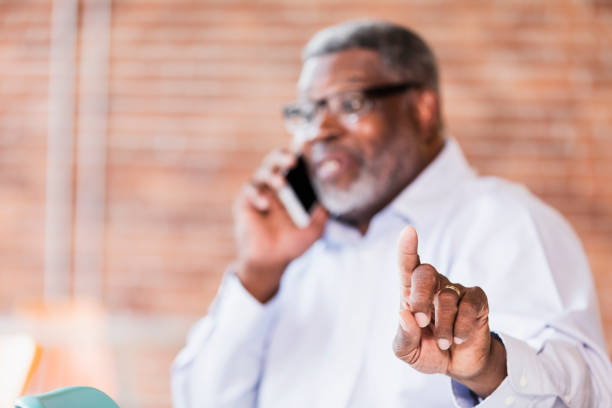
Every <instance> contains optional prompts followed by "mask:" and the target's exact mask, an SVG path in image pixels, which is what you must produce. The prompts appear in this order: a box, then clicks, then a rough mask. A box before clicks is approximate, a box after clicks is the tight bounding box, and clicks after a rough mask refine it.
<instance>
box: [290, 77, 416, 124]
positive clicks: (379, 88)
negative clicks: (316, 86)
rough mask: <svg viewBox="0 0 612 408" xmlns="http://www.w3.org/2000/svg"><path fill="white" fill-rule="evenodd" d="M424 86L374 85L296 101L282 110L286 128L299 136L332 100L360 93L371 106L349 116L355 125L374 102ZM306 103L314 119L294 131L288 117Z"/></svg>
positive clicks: (407, 82)
mask: <svg viewBox="0 0 612 408" xmlns="http://www.w3.org/2000/svg"><path fill="white" fill-rule="evenodd" d="M424 86H425V84H424V83H423V82H418V81H405V82H400V83H394V84H382V85H373V86H369V87H366V88H362V89H347V90H345V91H341V92H337V93H335V94H332V95H328V96H326V97H325V98H320V99H316V100H307V101H295V102H292V103H289V104H287V105H285V106H284V107H283V109H282V114H283V119H284V122H285V128H286V129H287V131H288V132H289V133H291V134H297V133H299V130H306V129H307V128H308V127H310V126H314V125H315V123H316V121H315V118H317V117H318V116H319V113H320V111H321V109H322V108H323V107H327V108H328V109H329V106H330V104H329V100H330V99H331V98H337V97H339V96H341V95H343V94H349V93H360V94H362V95H363V96H364V99H365V102H369V104H370V107H369V108H367V109H365V110H363V111H362V112H353V113H349V114H348V115H352V116H353V119H352V122H353V123H354V122H356V119H358V118H359V117H360V116H361V115H363V114H365V113H367V112H368V111H369V109H371V105H372V104H373V102H374V100H376V99H379V98H385V97H388V96H392V95H396V94H399V93H402V92H405V91H408V90H410V89H419V88H423V87H424ZM306 103H308V104H310V106H313V109H312V111H313V113H312V119H310V120H306V119H305V118H304V125H303V126H302V129H292V128H291V126H290V125H289V124H288V116H289V112H290V110H295V109H297V108H296V107H297V106H298V105H300V104H306ZM336 110H338V112H333V113H334V114H336V115H340V116H342V115H347V114H343V113H342V112H340V111H339V109H333V111H336Z"/></svg>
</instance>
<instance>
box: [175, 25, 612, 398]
mask: <svg viewBox="0 0 612 408" xmlns="http://www.w3.org/2000/svg"><path fill="white" fill-rule="evenodd" d="M303 62H304V64H303V69H302V73H301V76H300V79H299V83H298V89H299V100H298V101H297V102H295V103H293V104H291V105H289V106H288V107H287V108H286V109H285V111H284V112H285V119H286V121H287V125H288V128H289V130H290V132H291V133H292V134H293V143H292V147H291V149H286V150H278V151H275V152H272V153H270V154H269V155H268V156H267V157H266V159H265V160H264V162H263V164H262V165H261V167H260V168H259V169H258V170H257V171H256V172H255V174H254V176H253V178H252V180H251V181H250V182H249V183H248V184H247V185H246V186H245V187H244V189H243V190H242V192H241V194H240V196H239V197H238V199H237V202H236V205H235V219H236V231H237V240H238V253H237V257H236V262H235V264H234V265H232V266H231V267H230V268H228V272H227V273H226V275H225V277H224V279H223V282H222V284H221V287H220V289H219V293H218V294H217V297H216V299H215V301H214V302H213V304H212V306H211V307H210V310H209V313H208V315H207V316H206V317H204V318H203V319H202V320H201V321H200V322H199V323H197V324H196V325H195V327H194V328H193V329H192V331H191V332H190V335H189V338H188V343H187V346H186V347H185V349H184V350H183V351H181V353H180V354H179V356H178V357H177V358H176V360H175V362H174V364H173V369H172V376H173V378H172V390H173V400H174V404H175V406H176V407H177V408H187V407H189V408H195V407H255V406H261V407H292V408H294V407H334V408H337V407H448V406H451V405H452V404H453V403H454V404H456V405H458V406H460V407H465V406H474V405H477V404H480V406H483V407H484V406H489V407H501V406H517V407H526V406H538V407H539V406H541V407H564V406H570V407H596V406H601V407H610V406H612V391H611V385H610V378H612V369H611V366H610V362H609V359H608V357H607V352H606V348H605V344H604V340H603V336H602V332H601V326H600V322H599V312H598V309H597V301H596V297H595V292H594V289H593V283H592V279H591V275H590V272H589V266H588V263H587V261H586V259H585V255H584V253H583V250H582V248H581V245H580V243H579V241H578V240H577V238H576V237H575V235H574V233H573V232H572V230H571V228H570V227H569V226H568V225H567V223H566V222H565V221H564V220H563V219H562V218H561V216H560V215H559V214H558V213H557V212H556V211H554V210H553V209H551V208H550V207H547V206H546V205H544V204H543V203H542V202H540V201H538V200H537V199H536V198H535V197H533V196H532V195H531V194H530V193H529V192H528V191H527V190H525V189H524V188H522V187H520V186H517V185H514V184H511V183H509V182H506V181H503V180H500V179H496V178H491V177H478V176H477V175H476V174H475V173H474V171H473V170H471V169H470V167H469V166H468V164H467V162H466V160H465V158H464V156H463V154H462V152H461V150H460V148H459V146H458V144H457V142H456V141H454V140H453V139H452V138H448V137H445V133H444V127H443V121H442V117H441V109H440V94H439V90H438V72H437V67H436V63H435V59H434V56H433V54H432V52H431V51H430V49H429V47H428V46H427V45H426V44H425V43H424V42H423V40H422V39H420V38H419V37H418V36H417V35H416V34H415V33H413V32H411V31H410V30H408V29H406V28H404V27H401V26H397V25H394V24H390V23H386V22H381V21H360V22H350V23H345V24H340V25H338V26H334V27H330V28H328V29H325V30H323V31H321V32H320V33H318V34H317V35H316V36H315V37H313V39H312V40H311V41H310V42H309V43H308V44H307V46H306V48H305V50H304V54H303ZM296 154H301V155H302V156H303V157H304V159H305V161H306V163H307V165H308V168H309V173H310V175H311V178H312V181H313V184H314V186H315V189H316V191H317V193H318V195H319V199H320V203H321V205H320V206H318V207H317V208H315V210H314V212H313V214H312V218H311V223H310V225H309V226H307V227H306V228H301V229H300V228H298V227H296V226H295V225H294V224H293V222H292V220H291V218H290V217H289V215H288V214H287V212H286V210H285V209H284V207H283V206H282V204H281V203H280V201H279V199H278V197H277V195H276V192H277V191H278V190H279V189H280V188H282V187H283V186H284V185H285V183H286V182H285V180H284V178H283V177H282V174H283V172H284V171H285V170H286V169H288V168H290V167H292V166H293V165H294V164H295V161H296ZM417 233H418V238H417ZM425 262H427V263H425Z"/></svg>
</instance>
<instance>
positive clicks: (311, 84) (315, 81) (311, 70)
mask: <svg viewBox="0 0 612 408" xmlns="http://www.w3.org/2000/svg"><path fill="white" fill-rule="evenodd" d="M396 77H397V75H393V74H391V73H390V72H389V69H387V68H386V67H385V65H384V63H383V61H382V59H381V57H380V54H379V53H378V52H376V51H374V50H370V49H365V48H353V49H349V50H344V51H339V52H335V53H331V54H325V55H321V56H317V57H311V58H309V59H307V60H306V62H305V63H304V65H303V67H302V73H301V75H300V79H299V82H298V92H299V93H300V95H301V96H304V97H309V98H318V97H322V96H325V95H327V94H330V93H334V92H337V91H341V90H343V89H349V88H350V87H351V86H353V87H359V86H368V85H374V84H380V83H386V82H389V81H392V80H394V79H397V78H396Z"/></svg>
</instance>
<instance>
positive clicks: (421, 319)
mask: <svg viewBox="0 0 612 408" xmlns="http://www.w3.org/2000/svg"><path fill="white" fill-rule="evenodd" d="M414 318H415V319H416V321H417V324H418V325H419V327H425V326H427V325H428V324H429V316H427V315H426V314H425V313H422V312H417V313H415V314H414Z"/></svg>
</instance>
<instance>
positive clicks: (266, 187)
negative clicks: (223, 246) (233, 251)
mask: <svg viewBox="0 0 612 408" xmlns="http://www.w3.org/2000/svg"><path fill="white" fill-rule="evenodd" d="M295 163H296V157H295V155H294V154H292V153H290V152H289V151H286V150H285V151H283V150H276V151H273V152H271V153H270V154H268V155H267V156H266V158H265V159H264V161H263V163H262V165H261V166H260V167H259V168H258V169H257V171H256V172H255V174H254V176H253V178H252V179H251V181H250V182H249V183H247V184H246V185H245V186H244V188H243V189H242V191H241V192H240V194H239V196H238V198H237V200H236V202H235V204H234V219H235V227H236V228H235V232H236V240H237V245H238V259H237V262H236V274H237V276H238V278H239V279H240V281H241V282H242V284H243V286H244V287H245V288H246V289H247V290H248V291H249V292H250V293H251V294H252V295H253V296H254V297H255V298H256V299H258V300H259V301H260V302H262V303H265V302H266V301H268V300H269V299H270V298H272V297H273V296H274V294H275V293H276V291H277V290H278V286H279V283H280V279H281V277H282V274H283V272H284V270H285V269H286V267H287V265H289V263H290V262H291V261H292V260H294V259H295V258H297V257H298V256H300V255H301V254H302V253H304V252H305V251H306V250H307V249H308V248H309V247H310V246H311V245H312V244H313V243H314V242H315V241H316V240H317V239H318V238H319V237H320V236H321V234H322V232H323V227H324V226H325V221H326V220H327V213H326V212H325V210H324V209H323V208H322V207H320V206H318V207H317V208H315V209H314V210H313V212H312V216H311V223H310V225H309V226H308V227H306V228H302V229H300V228H298V227H297V226H296V225H295V224H294V223H293V221H292V220H291V218H290V217H289V214H287V211H286V210H285V208H284V207H283V205H282V204H281V202H280V201H279V199H278V197H277V195H276V192H277V191H278V190H280V189H281V188H282V187H283V186H284V185H285V184H286V181H285V179H284V177H283V175H282V174H283V172H284V171H285V170H287V169H289V168H291V167H292V166H294V165H295Z"/></svg>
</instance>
